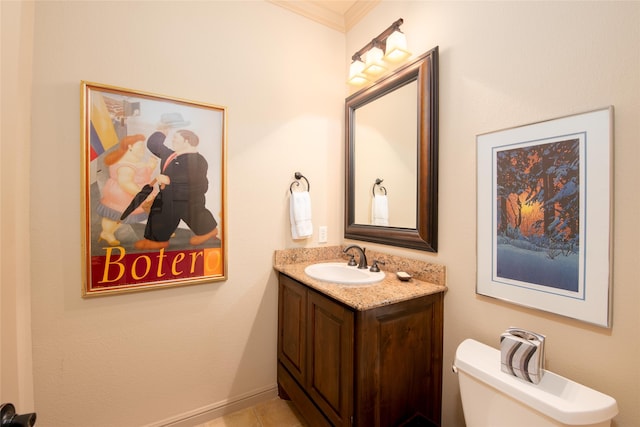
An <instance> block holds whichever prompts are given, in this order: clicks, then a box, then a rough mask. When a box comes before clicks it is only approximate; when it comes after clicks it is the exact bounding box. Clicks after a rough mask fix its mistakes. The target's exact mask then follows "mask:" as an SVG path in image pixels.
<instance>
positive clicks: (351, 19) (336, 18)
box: [266, 0, 380, 33]
mask: <svg viewBox="0 0 640 427" xmlns="http://www.w3.org/2000/svg"><path fill="white" fill-rule="evenodd" d="M266 1H267V2H269V3H273V4H275V5H278V6H280V7H283V8H285V9H287V10H289V11H291V12H293V13H297V14H298V15H301V16H304V17H306V18H309V19H311V20H313V21H316V22H318V23H320V24H322V25H325V26H327V27H329V28H333V29H334V30H338V31H340V32H342V33H346V32H347V31H349V30H350V29H351V28H352V27H353V26H354V25H355V24H356V23H358V21H360V20H361V19H362V18H363V17H364V16H365V15H366V14H367V13H369V11H371V10H372V9H373V8H374V7H375V6H377V5H378V3H380V0H354V1H341V2H335V1H334V2H332V1H330V0H325V1H314V0H305V1H292V0H266ZM349 3H351V4H350V5H349ZM344 6H348V7H347V8H346V10H343V7H344Z"/></svg>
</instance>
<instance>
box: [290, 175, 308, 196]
mask: <svg viewBox="0 0 640 427" xmlns="http://www.w3.org/2000/svg"><path fill="white" fill-rule="evenodd" d="M294 176H295V177H296V180H298V181H293V182H292V183H291V185H290V186H289V192H290V193H293V186H294V185H296V186H298V185H300V182H299V180H300V179H304V180H305V181H306V183H307V191H310V190H311V185H310V184H309V180H308V179H307V178H305V176H304V175H302V174H301V173H300V172H296V173H295V174H294Z"/></svg>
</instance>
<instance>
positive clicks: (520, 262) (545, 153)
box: [476, 107, 613, 327]
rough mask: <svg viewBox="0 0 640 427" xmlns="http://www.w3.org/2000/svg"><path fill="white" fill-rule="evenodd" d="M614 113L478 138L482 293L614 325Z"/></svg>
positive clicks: (606, 111)
mask: <svg viewBox="0 0 640 427" xmlns="http://www.w3.org/2000/svg"><path fill="white" fill-rule="evenodd" d="M612 135H613V107H608V108H604V109H600V110H596V111H591V112H587V113H583V114H577V115H572V116H568V117H562V118H558V119H553V120H548V121H544V122H540V123H535V124H530V125H526V126H520V127H515V128H511V129H506V130H501V131H496V132H491V133H487V134H482V135H478V136H477V138H476V145H477V147H476V148H477V281H476V292H477V293H478V294H480V295H486V296H489V297H493V298H498V299H500V300H504V301H508V302H511V303H514V304H518V305H522V306H526V307H530V308H535V309H539V310H543V311H547V312H551V313H556V314H559V315H562V316H567V317H571V318H574V319H579V320H581V321H585V322H589V323H592V324H595V325H599V326H603V327H610V325H611V250H612V244H611V235H612V233H611V228H612V223H611V209H612V189H611V185H612V179H611V177H612V167H613V166H612V140H613V136H612Z"/></svg>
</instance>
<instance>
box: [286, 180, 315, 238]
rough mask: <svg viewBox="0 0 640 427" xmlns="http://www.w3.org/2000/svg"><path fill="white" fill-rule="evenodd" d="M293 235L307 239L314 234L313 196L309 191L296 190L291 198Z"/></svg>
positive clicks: (290, 213) (290, 210) (290, 211)
mask: <svg viewBox="0 0 640 427" xmlns="http://www.w3.org/2000/svg"><path fill="white" fill-rule="evenodd" d="M289 208H290V209H289V216H290V219H291V236H292V237H293V238H294V239H306V238H307V237H311V235H312V234H313V224H312V223H311V196H309V192H308V191H294V192H292V193H291V198H290V200H289Z"/></svg>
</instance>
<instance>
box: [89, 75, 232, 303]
mask: <svg viewBox="0 0 640 427" xmlns="http://www.w3.org/2000/svg"><path fill="white" fill-rule="evenodd" d="M81 106H82V113H81V114H82V118H81V132H82V135H81V144H82V150H81V152H82V156H81V164H82V222H81V224H82V254H83V258H84V259H83V277H84V281H83V287H82V296H83V297H90V296H98V295H106V294H116V293H123V292H133V291H141V290H150V289H158V288H165V287H174V286H182V285H191V284H199V283H205V282H215V281H222V280H226V279H227V258H226V239H225V235H226V230H225V227H224V220H225V218H226V213H225V208H226V180H225V176H226V128H227V112H226V108H225V107H221V106H218V105H213V104H205V103H200V102H194V101H187V100H184V99H179V98H174V97H168V96H160V95H156V94H151V93H147V92H141V91H136V90H131V89H123V88H120V87H115V86H110V85H104V84H99V83H92V82H87V81H82V82H81Z"/></svg>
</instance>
